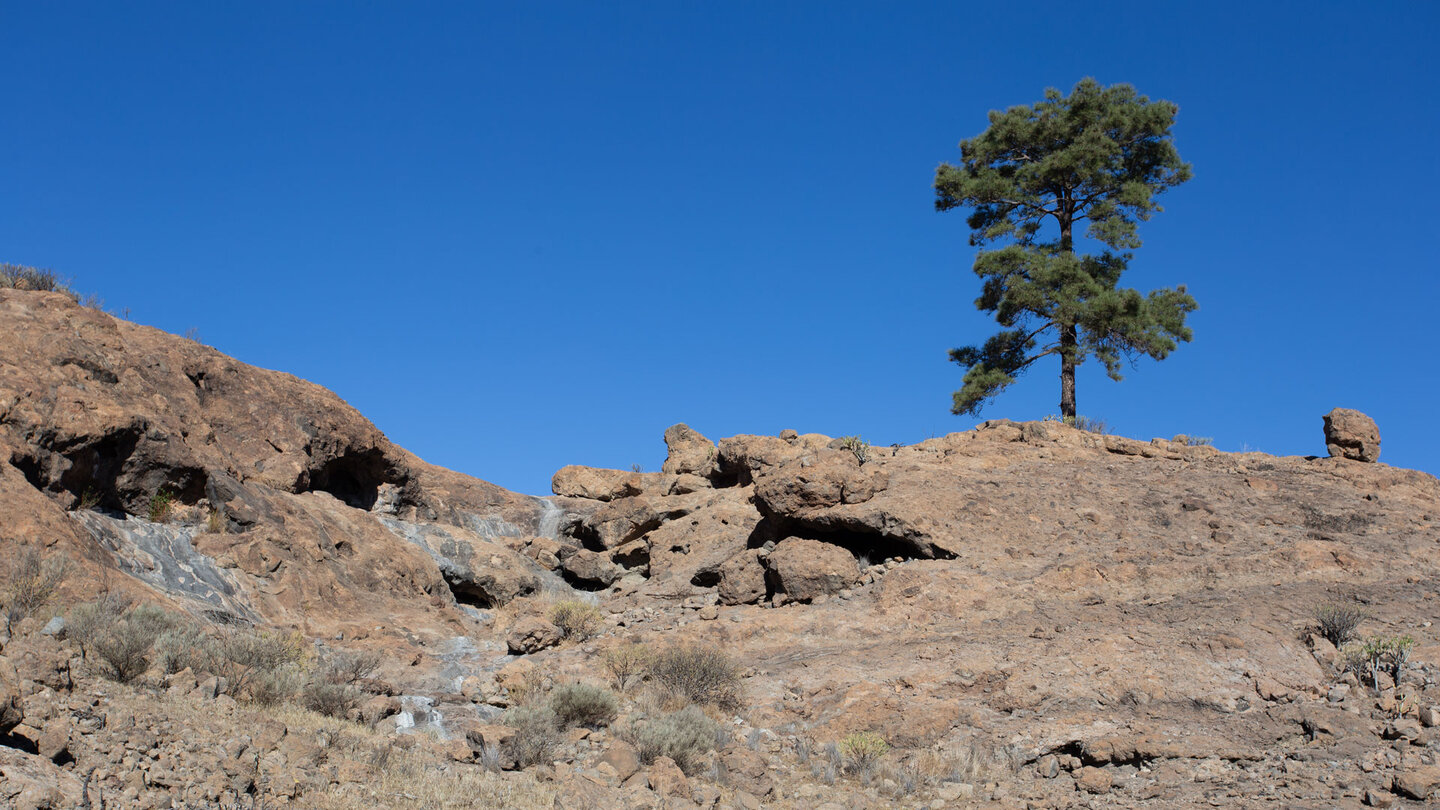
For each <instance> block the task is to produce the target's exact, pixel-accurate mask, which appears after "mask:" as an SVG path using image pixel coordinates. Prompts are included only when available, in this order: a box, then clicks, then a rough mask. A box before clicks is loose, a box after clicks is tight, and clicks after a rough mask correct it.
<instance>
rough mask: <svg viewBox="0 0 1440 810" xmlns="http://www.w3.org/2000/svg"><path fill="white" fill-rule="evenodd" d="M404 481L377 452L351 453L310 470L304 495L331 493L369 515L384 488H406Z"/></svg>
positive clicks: (380, 453) (382, 453)
mask: <svg viewBox="0 0 1440 810" xmlns="http://www.w3.org/2000/svg"><path fill="white" fill-rule="evenodd" d="M404 483H405V482H404V479H403V477H402V476H401V474H400V472H399V471H398V470H396V469H395V468H394V467H393V466H392V465H391V464H390V461H389V460H388V459H386V458H385V453H384V452H382V451H381V450H379V449H378V448H371V449H369V450H361V451H358V452H357V451H348V452H346V453H345V454H344V455H341V456H339V457H337V458H332V459H330V460H329V461H327V462H325V463H324V464H322V465H320V467H319V468H318V469H315V470H311V471H310V474H309V480H308V482H307V483H306V485H305V486H303V487H302V488H301V491H302V492H328V493H329V494H331V495H333V496H335V498H336V499H337V500H340V501H342V502H344V503H345V504H347V505H349V506H353V507H355V508H356V509H364V510H366V511H369V510H370V509H371V508H373V507H374V506H375V501H376V500H377V499H378V498H379V497H380V487H381V485H383V484H395V485H397V486H403V485H404Z"/></svg>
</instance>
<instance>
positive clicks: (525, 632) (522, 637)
mask: <svg viewBox="0 0 1440 810" xmlns="http://www.w3.org/2000/svg"><path fill="white" fill-rule="evenodd" d="M560 638H561V633H560V628H558V627H556V626H555V625H553V624H551V623H550V622H547V621H545V620H544V619H541V618H539V617H536V616H526V617H524V618H521V619H520V620H518V621H516V622H515V625H514V626H513V627H511V628H510V634H509V635H508V636H506V637H505V644H506V646H507V647H509V649H510V652H511V653H512V654H514V655H528V654H530V653H534V652H539V651H540V650H543V649H545V648H546V647H553V646H555V645H556V644H559V643H560Z"/></svg>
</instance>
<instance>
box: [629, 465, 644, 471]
mask: <svg viewBox="0 0 1440 810" xmlns="http://www.w3.org/2000/svg"><path fill="white" fill-rule="evenodd" d="M630 472H636V473H643V472H645V465H643V464H638V463H637V464H631V465H630Z"/></svg>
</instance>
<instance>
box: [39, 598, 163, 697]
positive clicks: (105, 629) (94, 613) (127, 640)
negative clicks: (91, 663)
mask: <svg viewBox="0 0 1440 810" xmlns="http://www.w3.org/2000/svg"><path fill="white" fill-rule="evenodd" d="M180 621H181V620H180V618H179V617H178V616H177V615H175V614H173V613H170V612H169V611H166V610H163V609H161V608H158V607H156V606H154V605H149V604H142V605H136V606H134V607H131V605H130V602H129V600H128V599H127V598H126V597H124V596H114V597H111V596H108V595H107V596H106V597H102V598H101V599H99V600H97V601H95V602H89V603H86V604H84V605H79V606H77V607H76V608H75V609H74V610H72V611H71V619H70V621H69V622H68V623H67V632H68V633H69V634H70V636H71V638H73V639H74V640H75V641H76V643H78V644H79V645H80V649H81V651H82V653H84V654H85V655H86V656H87V657H89V656H94V657H95V659H96V660H97V661H98V662H99V665H100V668H101V671H102V672H103V673H104V674H105V675H106V676H108V677H110V678H112V679H114V680H116V681H119V682H121V683H129V682H130V681H133V680H135V679H136V678H137V677H139V676H140V675H142V674H144V672H145V671H146V670H147V669H149V668H150V662H151V656H152V653H153V651H154V648H155V642H156V640H157V639H158V638H159V637H160V636H161V635H162V634H164V633H165V632H167V631H169V630H172V629H173V628H175V627H176V626H177V625H178V624H179V623H180Z"/></svg>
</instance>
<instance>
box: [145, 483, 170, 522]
mask: <svg viewBox="0 0 1440 810" xmlns="http://www.w3.org/2000/svg"><path fill="white" fill-rule="evenodd" d="M174 508H175V493H173V492H171V491H170V490H168V489H165V488H164V487H161V488H160V489H159V490H157V491H156V492H155V494H154V495H152V496H150V508H149V511H148V513H147V514H148V517H149V518H150V522H152V523H164V522H165V521H167V520H169V519H170V513H171V511H172V510H173V509H174Z"/></svg>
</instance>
